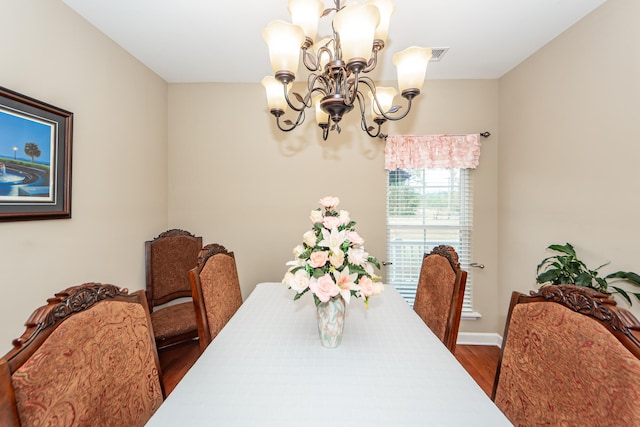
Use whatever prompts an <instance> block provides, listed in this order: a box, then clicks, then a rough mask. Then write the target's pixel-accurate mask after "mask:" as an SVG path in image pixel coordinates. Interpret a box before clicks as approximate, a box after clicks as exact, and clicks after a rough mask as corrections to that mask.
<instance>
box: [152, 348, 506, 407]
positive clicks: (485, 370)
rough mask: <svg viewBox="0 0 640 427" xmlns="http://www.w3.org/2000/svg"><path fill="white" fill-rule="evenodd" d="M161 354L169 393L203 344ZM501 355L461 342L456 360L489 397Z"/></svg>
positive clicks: (495, 350)
mask: <svg viewBox="0 0 640 427" xmlns="http://www.w3.org/2000/svg"><path fill="white" fill-rule="evenodd" d="M158 355H159V357H160V366H161V369H162V376H163V381H164V389H165V393H166V394H167V396H168V395H169V394H170V393H171V392H172V391H173V389H174V388H175V386H176V384H178V382H179V381H180V380H181V379H182V377H183V376H184V374H186V373H187V371H188V370H189V368H191V366H192V365H193V363H194V362H195V361H196V359H197V358H198V356H199V355H200V347H199V345H198V341H197V340H194V341H190V342H188V343H183V344H177V345H174V346H171V347H167V348H163V349H160V350H158ZM499 356H500V348H499V347H494V346H484V345H458V346H457V347H456V359H458V361H459V362H460V364H462V366H464V368H465V369H466V370H467V372H469V374H470V375H471V376H472V377H473V379H475V380H476V382H477V383H478V385H480V387H481V388H482V389H483V390H484V391H485V393H487V395H488V396H491V390H492V388H493V380H494V377H495V374H496V369H497V367H498V358H499Z"/></svg>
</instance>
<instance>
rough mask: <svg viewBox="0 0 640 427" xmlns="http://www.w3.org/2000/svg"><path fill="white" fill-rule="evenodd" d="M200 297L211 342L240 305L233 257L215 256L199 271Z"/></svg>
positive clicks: (238, 286)
mask: <svg viewBox="0 0 640 427" xmlns="http://www.w3.org/2000/svg"><path fill="white" fill-rule="evenodd" d="M200 284H201V287H202V297H203V300H204V307H205V311H206V315H207V323H208V324H209V333H210V335H211V340H213V339H214V338H215V337H216V335H218V332H220V330H221V329H222V328H223V327H224V325H226V324H227V322H228V321H229V319H231V317H232V316H233V315H234V314H235V312H236V311H237V310H238V308H239V307H240V305H242V294H241V292H240V283H239V282H238V272H237V270H236V262H235V259H234V258H233V256H230V255H226V254H216V255H214V256H212V257H211V258H209V259H208V261H207V263H206V264H205V265H204V267H203V268H202V270H201V271H200Z"/></svg>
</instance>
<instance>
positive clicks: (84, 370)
mask: <svg viewBox="0 0 640 427" xmlns="http://www.w3.org/2000/svg"><path fill="white" fill-rule="evenodd" d="M25 325H26V327H27V329H26V331H25V332H24V333H23V334H22V336H21V337H20V338H17V339H15V340H14V341H13V349H12V350H11V351H9V352H8V353H7V354H6V355H5V356H4V357H2V359H0V420H2V421H0V424H2V425H3V426H4V425H10V426H22V427H27V426H47V425H64V426H71V425H74V426H75V425H77V426H143V425H144V424H145V423H146V422H147V421H148V419H149V418H150V417H151V415H153V413H154V412H155V411H156V409H157V408H158V407H159V406H160V404H161V403H162V401H163V395H164V393H163V388H162V382H161V378H160V365H159V362H158V353H157V351H156V346H155V340H154V337H153V330H152V326H151V320H150V318H149V311H148V308H147V301H146V297H145V295H144V291H137V292H134V293H132V294H128V293H127V290H126V289H120V288H118V287H116V286H114V285H108V284H99V283H85V284H83V285H80V286H74V287H71V288H68V289H65V290H64V291H61V292H59V293H57V294H56V295H55V297H54V298H51V299H49V300H48V303H47V305H45V306H42V307H40V308H38V309H37V310H35V311H34V312H33V314H32V315H31V316H30V317H29V319H28V320H27V322H26V323H25Z"/></svg>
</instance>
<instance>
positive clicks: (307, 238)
mask: <svg viewBox="0 0 640 427" xmlns="http://www.w3.org/2000/svg"><path fill="white" fill-rule="evenodd" d="M302 239H303V240H304V243H306V245H307V246H309V247H310V248H313V247H314V246H315V245H316V240H317V239H316V233H315V232H314V231H313V230H309V231H307V232H306V233H304V234H303V235H302Z"/></svg>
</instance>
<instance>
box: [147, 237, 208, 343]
mask: <svg viewBox="0 0 640 427" xmlns="http://www.w3.org/2000/svg"><path fill="white" fill-rule="evenodd" d="M200 249H202V237H200V236H198V237H196V236H195V235H193V234H191V233H190V232H188V231H185V230H179V229H175V228H174V229H171V230H167V231H165V232H163V233H161V234H160V235H158V236H157V237H156V238H154V239H153V240H150V241H147V242H145V265H146V270H145V271H146V292H147V302H148V304H149V309H150V310H151V322H152V323H153V330H154V332H155V338H156V344H157V346H158V348H161V347H166V346H169V345H173V344H177V343H180V342H184V341H189V340H193V339H195V338H197V337H198V326H197V324H196V314H195V311H194V309H193V301H192V297H191V285H190V284H189V270H191V269H192V268H193V267H195V265H196V263H197V262H198V254H199V253H200Z"/></svg>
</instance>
